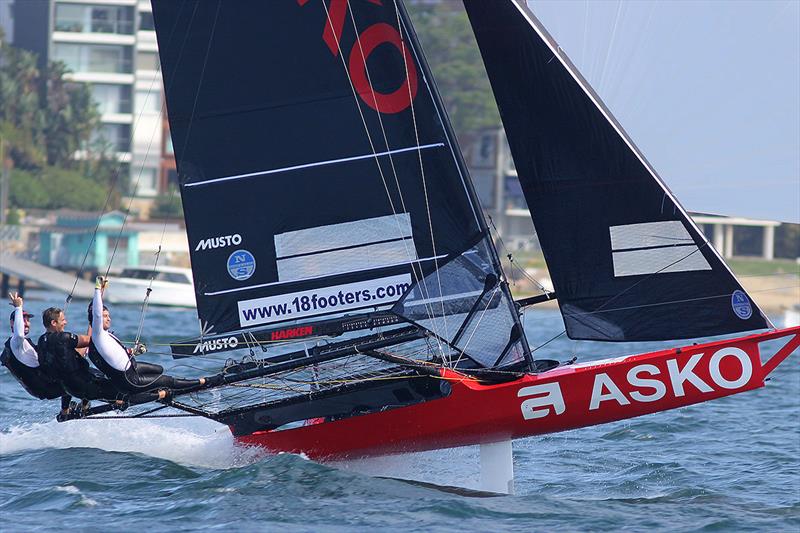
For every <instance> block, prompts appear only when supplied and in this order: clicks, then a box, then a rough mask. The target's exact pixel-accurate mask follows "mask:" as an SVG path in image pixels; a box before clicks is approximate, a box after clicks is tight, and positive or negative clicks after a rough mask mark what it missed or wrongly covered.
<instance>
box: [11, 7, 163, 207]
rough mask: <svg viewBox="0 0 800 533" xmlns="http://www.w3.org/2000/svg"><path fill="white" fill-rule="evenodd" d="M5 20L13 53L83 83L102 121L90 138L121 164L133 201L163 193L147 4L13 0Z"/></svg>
mask: <svg viewBox="0 0 800 533" xmlns="http://www.w3.org/2000/svg"><path fill="white" fill-rule="evenodd" d="M12 16H13V24H14V41H13V44H14V46H17V47H19V48H25V49H28V50H31V51H33V52H35V53H37V54H39V60H40V65H41V66H43V65H44V64H46V62H47V61H63V62H64V63H65V64H66V65H67V67H68V68H69V69H70V70H71V71H72V73H71V74H69V75H68V79H70V80H73V81H78V82H85V83H88V84H90V86H91V90H92V95H93V97H94V100H95V102H97V104H98V108H99V110H100V113H101V121H102V127H101V128H100V130H99V131H98V132H97V133H96V135H97V136H98V137H102V138H103V139H104V140H105V141H107V142H108V143H110V144H111V146H112V148H113V150H114V151H115V152H116V155H117V158H118V160H119V161H120V162H122V163H123V164H124V165H125V167H126V169H127V172H128V173H129V176H130V184H131V187H132V189H134V190H132V192H133V194H134V196H135V197H137V198H139V199H152V198H154V197H156V196H157V195H158V194H160V193H162V192H164V191H163V190H162V189H161V188H160V185H161V183H162V180H161V174H162V171H161V149H162V145H163V143H162V138H163V134H164V131H163V127H162V126H163V125H162V121H161V113H160V112H161V100H162V98H161V91H162V83H161V73H160V71H159V60H158V49H157V45H156V34H155V30H154V25H153V13H152V7H151V5H150V1H149V0H89V1H86V2H83V1H81V2H77V1H75V0H36V1H27V0H26V1H19V0H17V1H16V2H15V3H14V4H13V6H12ZM81 155H82V154H78V156H79V157H80V156H81ZM140 203H142V202H141V201H140ZM144 203H145V204H146V203H147V202H146V201H145V202H144ZM136 207H137V206H136V205H134V208H136ZM140 207H141V206H140Z"/></svg>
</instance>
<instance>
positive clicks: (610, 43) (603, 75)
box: [597, 0, 622, 91]
mask: <svg viewBox="0 0 800 533" xmlns="http://www.w3.org/2000/svg"><path fill="white" fill-rule="evenodd" d="M621 14H622V0H617V11H616V13H615V14H614V26H613V27H612V28H611V37H610V38H609V40H608V48H607V49H606V56H605V58H604V59H603V64H602V66H601V67H600V80H599V81H598V82H597V88H598V89H599V90H600V91H602V90H603V88H604V87H603V81H604V80H605V78H606V70H607V69H608V60H609V59H610V58H611V50H612V49H613V48H614V38H615V37H616V35H617V27H618V26H619V19H620V15H621Z"/></svg>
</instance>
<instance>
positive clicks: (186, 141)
mask: <svg viewBox="0 0 800 533" xmlns="http://www.w3.org/2000/svg"><path fill="white" fill-rule="evenodd" d="M199 5H200V2H197V3H196V4H195V6H194V11H193V12H192V20H191V21H190V23H189V27H191V22H192V21H194V15H195V13H196V12H197V7H198V6H199ZM221 7H222V0H219V1H218V2H217V10H216V11H215V13H214V23H213V24H212V25H211V35H210V36H209V37H208V46H207V47H206V53H205V55H204V56H203V67H202V68H201V69H200V78H199V79H198V80H197V91H196V92H195V93H194V101H193V102H192V111H191V112H190V113H189V122H188V124H187V126H186V137H185V138H184V140H183V147H182V148H181V161H180V166H181V167H182V166H183V161H184V160H183V158H184V157H185V156H186V147H187V146H189V138H190V137H191V134H192V126H193V125H194V118H195V114H196V111H197V101H198V100H199V98H200V89H201V88H202V86H203V78H204V77H205V74H206V66H207V65H208V56H209V54H210V53H211V44H212V43H213V42H214V34H215V32H216V31H217V20H218V19H219V10H220V8H221ZM186 34H187V35H188V34H189V30H188V29H187V32H186ZM184 42H185V41H184ZM182 53H183V49H181V54H182ZM179 60H180V58H179ZM174 80H175V78H173V81H174ZM171 134H172V133H171V132H170V135H171ZM178 181H179V182H180V178H179V179H178ZM179 186H180V185H179ZM200 335H201V336H202V335H203V331H202V327H201V328H200Z"/></svg>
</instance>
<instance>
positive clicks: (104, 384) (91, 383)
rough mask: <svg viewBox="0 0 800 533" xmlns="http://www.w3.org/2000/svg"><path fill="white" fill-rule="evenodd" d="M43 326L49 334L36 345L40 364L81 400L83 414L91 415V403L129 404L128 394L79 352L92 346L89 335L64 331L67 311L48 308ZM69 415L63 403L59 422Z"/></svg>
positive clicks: (67, 391) (45, 334) (45, 311)
mask: <svg viewBox="0 0 800 533" xmlns="http://www.w3.org/2000/svg"><path fill="white" fill-rule="evenodd" d="M42 324H43V325H44V327H45V332H44V333H43V334H42V336H41V337H39V341H38V342H37V343H36V349H37V351H38V353H39V365H40V366H41V369H42V371H43V372H44V373H45V374H46V375H47V376H48V377H50V379H52V380H54V381H58V382H59V383H60V384H61V386H62V387H63V388H64V391H65V392H66V393H68V394H71V395H72V396H75V397H76V398H80V399H81V408H80V409H81V410H80V413H81V414H86V413H87V412H88V410H89V402H90V401H91V400H104V401H107V402H113V403H116V404H117V405H119V406H123V405H124V404H125V402H124V400H123V396H124V394H125V393H124V391H121V390H119V389H117V387H115V386H114V384H113V383H112V382H111V380H110V379H108V378H106V377H105V376H103V374H102V373H101V372H99V371H98V370H95V369H93V368H91V367H90V366H89V362H88V361H87V360H86V357H85V356H84V355H83V354H82V353H81V352H79V351H78V349H79V348H86V347H87V346H89V341H90V340H91V339H90V338H89V336H88V335H76V334H74V333H70V332H69V331H65V330H64V329H65V328H66V325H67V319H66V317H65V316H64V311H63V310H61V309H59V308H58V307H49V308H47V309H45V310H44V312H43V313H42ZM67 414H68V413H67V412H65V411H64V409H63V404H62V410H61V412H60V413H59V415H58V417H57V418H58V420H59V421H60V420H62V419H65V418H66V416H67Z"/></svg>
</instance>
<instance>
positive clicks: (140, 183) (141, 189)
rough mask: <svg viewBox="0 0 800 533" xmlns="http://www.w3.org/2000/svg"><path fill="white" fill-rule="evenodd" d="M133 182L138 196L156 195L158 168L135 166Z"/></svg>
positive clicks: (132, 176)
mask: <svg viewBox="0 0 800 533" xmlns="http://www.w3.org/2000/svg"><path fill="white" fill-rule="evenodd" d="M131 184H132V185H133V186H135V187H136V196H155V195H156V194H157V193H158V169H157V168H152V167H134V168H133V173H132V174H131Z"/></svg>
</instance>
